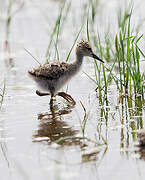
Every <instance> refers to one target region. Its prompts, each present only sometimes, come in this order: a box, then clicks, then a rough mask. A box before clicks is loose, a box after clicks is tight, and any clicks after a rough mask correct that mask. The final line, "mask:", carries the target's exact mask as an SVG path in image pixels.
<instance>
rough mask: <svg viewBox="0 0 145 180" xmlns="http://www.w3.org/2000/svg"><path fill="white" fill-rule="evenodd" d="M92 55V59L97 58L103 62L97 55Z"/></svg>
mask: <svg viewBox="0 0 145 180" xmlns="http://www.w3.org/2000/svg"><path fill="white" fill-rule="evenodd" d="M92 57H93V58H94V59H97V60H99V61H101V62H102V63H104V61H103V60H102V59H100V58H99V57H98V56H96V55H95V54H93V56H92Z"/></svg>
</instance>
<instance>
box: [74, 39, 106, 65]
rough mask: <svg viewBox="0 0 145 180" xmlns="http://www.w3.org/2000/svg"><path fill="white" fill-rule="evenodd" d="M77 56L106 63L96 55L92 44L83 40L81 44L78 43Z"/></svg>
mask: <svg viewBox="0 0 145 180" xmlns="http://www.w3.org/2000/svg"><path fill="white" fill-rule="evenodd" d="M76 54H77V55H81V56H89V57H92V58H94V59H97V60H99V61H101V62H103V63H104V61H102V60H101V59H100V58H99V57H97V56H96V55H95V54H94V52H93V50H92V47H91V45H90V43H89V42H88V41H85V40H81V41H80V42H78V44H77V47H76Z"/></svg>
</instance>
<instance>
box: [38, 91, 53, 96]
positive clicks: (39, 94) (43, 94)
mask: <svg viewBox="0 0 145 180" xmlns="http://www.w3.org/2000/svg"><path fill="white" fill-rule="evenodd" d="M36 94H37V95H38V96H48V95H50V93H44V92H40V91H38V90H36Z"/></svg>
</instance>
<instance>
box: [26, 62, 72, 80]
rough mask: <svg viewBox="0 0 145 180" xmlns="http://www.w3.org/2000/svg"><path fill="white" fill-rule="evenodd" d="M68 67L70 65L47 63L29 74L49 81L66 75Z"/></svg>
mask: <svg viewBox="0 0 145 180" xmlns="http://www.w3.org/2000/svg"><path fill="white" fill-rule="evenodd" d="M68 66H69V65H68V64H67V63H65V62H62V63H57V62H56V63H47V64H44V65H41V66H39V67H38V68H36V69H33V70H31V71H29V73H30V74H31V75H34V76H36V77H43V78H46V79H49V80H53V79H59V77H61V76H63V75H64V74H65V72H66V71H67V69H68Z"/></svg>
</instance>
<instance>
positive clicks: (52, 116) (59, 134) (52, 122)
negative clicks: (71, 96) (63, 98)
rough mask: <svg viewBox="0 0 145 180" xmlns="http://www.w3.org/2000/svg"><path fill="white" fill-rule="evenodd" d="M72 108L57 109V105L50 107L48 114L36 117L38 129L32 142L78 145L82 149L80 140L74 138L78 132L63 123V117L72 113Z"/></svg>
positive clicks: (82, 144)
mask: <svg viewBox="0 0 145 180" xmlns="http://www.w3.org/2000/svg"><path fill="white" fill-rule="evenodd" d="M72 109H73V106H70V105H66V106H65V107H63V108H61V109H58V106H57V105H54V104H53V105H52V106H50V113H48V112H47V113H43V114H39V115H38V120H39V128H38V130H37V132H36V133H35V135H34V136H33V137H34V142H44V141H45V142H47V143H48V144H51V143H53V142H54V143H57V144H59V145H61V146H71V145H79V146H80V147H84V146H85V144H84V143H83V142H82V139H81V138H79V137H76V136H75V135H77V133H78V130H74V129H73V128H72V127H70V126H69V125H68V124H67V123H66V122H65V121H63V120H62V119H63V116H64V115H66V114H69V113H71V112H72Z"/></svg>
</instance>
